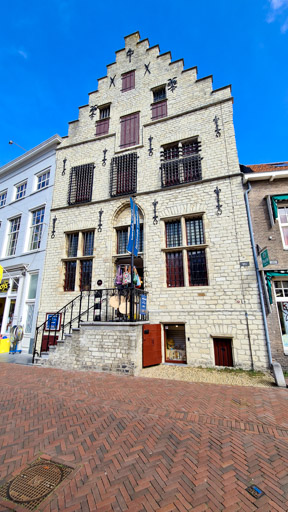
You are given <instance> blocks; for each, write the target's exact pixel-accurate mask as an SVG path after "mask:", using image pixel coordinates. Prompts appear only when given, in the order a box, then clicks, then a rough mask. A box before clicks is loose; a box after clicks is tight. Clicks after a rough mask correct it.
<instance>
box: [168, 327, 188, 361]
mask: <svg viewBox="0 0 288 512" xmlns="http://www.w3.org/2000/svg"><path fill="white" fill-rule="evenodd" d="M164 336H165V360H166V362H175V363H186V339H185V326H184V325H178V324H170V325H164Z"/></svg>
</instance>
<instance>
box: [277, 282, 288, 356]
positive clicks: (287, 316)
mask: <svg viewBox="0 0 288 512" xmlns="http://www.w3.org/2000/svg"><path fill="white" fill-rule="evenodd" d="M274 288H275V295H276V302H277V309H278V315H279V322H280V329H281V335H282V343H283V348H284V353H285V354H288V281H274Z"/></svg>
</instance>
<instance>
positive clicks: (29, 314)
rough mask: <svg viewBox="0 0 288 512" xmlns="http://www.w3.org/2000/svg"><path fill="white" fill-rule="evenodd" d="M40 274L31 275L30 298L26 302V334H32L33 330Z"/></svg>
mask: <svg viewBox="0 0 288 512" xmlns="http://www.w3.org/2000/svg"><path fill="white" fill-rule="evenodd" d="M37 285H38V274H30V280H29V288H28V296H27V302H26V322H25V334H26V333H31V332H32V328H33V318H34V310H35V299H36V294H37Z"/></svg>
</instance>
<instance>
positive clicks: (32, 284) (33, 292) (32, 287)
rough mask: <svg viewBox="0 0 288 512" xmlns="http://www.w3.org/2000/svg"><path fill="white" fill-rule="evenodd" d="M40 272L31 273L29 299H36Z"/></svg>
mask: <svg viewBox="0 0 288 512" xmlns="http://www.w3.org/2000/svg"><path fill="white" fill-rule="evenodd" d="M37 284H38V274H30V281H29V290H28V299H35V298H36V293H37Z"/></svg>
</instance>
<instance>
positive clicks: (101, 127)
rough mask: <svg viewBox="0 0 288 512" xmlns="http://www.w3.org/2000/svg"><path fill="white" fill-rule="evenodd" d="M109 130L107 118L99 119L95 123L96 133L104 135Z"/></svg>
mask: <svg viewBox="0 0 288 512" xmlns="http://www.w3.org/2000/svg"><path fill="white" fill-rule="evenodd" d="M108 132H109V119H101V121H97V123H96V135H105V134H106V133H108Z"/></svg>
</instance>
